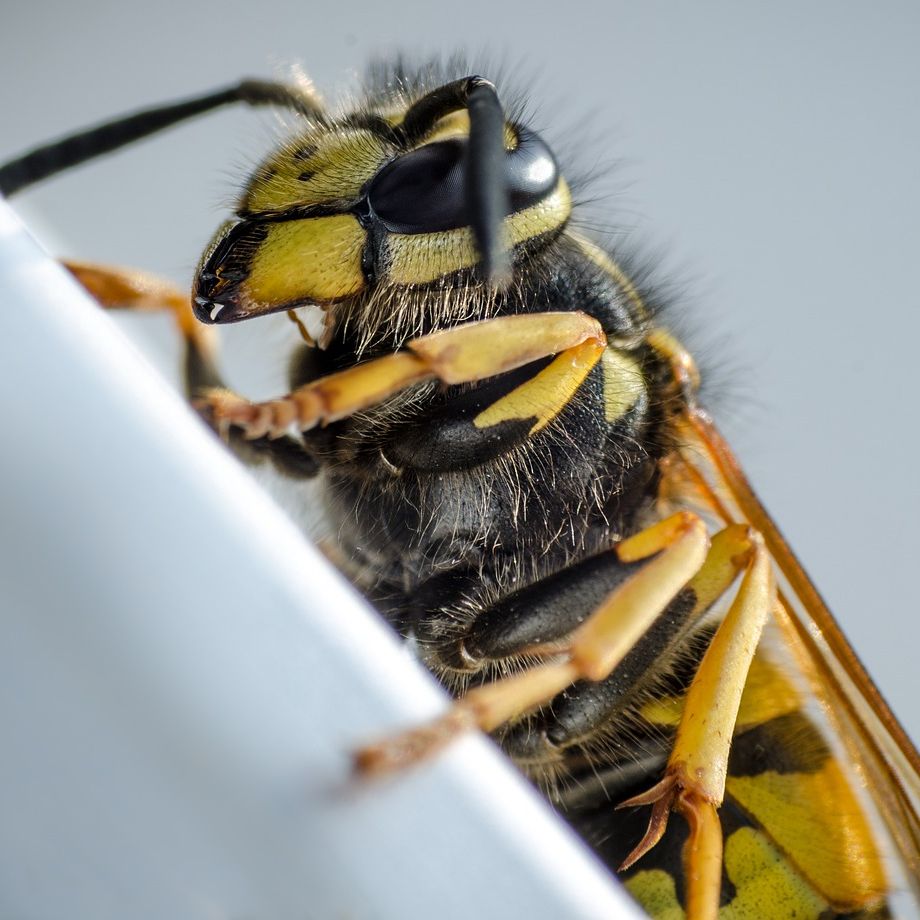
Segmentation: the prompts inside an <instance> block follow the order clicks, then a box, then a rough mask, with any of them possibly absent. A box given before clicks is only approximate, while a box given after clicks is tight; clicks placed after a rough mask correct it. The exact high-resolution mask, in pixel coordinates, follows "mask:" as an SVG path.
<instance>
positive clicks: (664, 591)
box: [356, 512, 709, 773]
mask: <svg viewBox="0 0 920 920" xmlns="http://www.w3.org/2000/svg"><path fill="white" fill-rule="evenodd" d="M708 550H709V538H708V536H707V533H706V527H705V525H704V524H703V522H702V520H701V519H700V518H698V517H697V516H696V515H694V514H691V513H689V512H680V513H678V514H675V515H673V516H672V517H670V518H667V519H666V520H664V521H660V522H658V523H657V524H654V525H652V526H651V527H649V528H647V529H646V530H643V531H640V532H639V533H638V534H635V535H634V536H632V537H630V538H628V539H627V540H624V541H623V542H622V543H620V544H619V545H618V546H617V547H616V552H617V556H618V558H619V559H620V561H621V562H624V563H629V562H638V561H640V560H648V561H646V562H645V564H644V565H643V566H642V567H641V568H640V569H639V570H638V571H637V572H636V573H635V574H633V575H632V576H631V577H630V578H629V579H627V580H626V581H625V582H624V583H623V584H621V585H620V586H619V588H617V589H616V590H615V591H614V592H613V593H612V594H611V595H610V597H608V598H607V600H606V601H605V602H604V603H603V604H602V605H601V606H600V607H599V608H598V609H597V610H596V611H595V612H594V614H593V615H592V616H591V617H590V618H589V619H588V620H586V621H585V622H584V623H583V624H582V625H581V626H579V627H578V628H577V629H576V630H575V631H574V633H572V635H571V636H570V638H569V640H568V642H567V643H566V648H565V650H564V654H562V655H561V656H560V657H559V658H558V659H557V660H556V661H552V662H547V663H545V664H541V665H538V666H537V667H534V668H531V669H530V670H528V671H525V672H524V673H522V674H519V675H517V676H514V677H509V678H506V679H504V680H499V681H496V682H495V683H492V684H488V685H485V686H482V687H477V688H476V689H474V690H471V691H470V692H469V693H467V694H466V695H465V696H464V697H462V698H461V699H460V700H458V701H457V703H455V704H454V706H453V707H452V708H451V709H450V711H449V712H448V713H447V714H446V715H445V716H443V717H442V718H440V719H438V720H436V721H435V722H433V723H431V724H430V725H427V726H422V727H421V728H418V729H416V730H413V731H410V732H407V733H405V734H404V735H402V736H399V737H396V738H392V739H389V740H387V741H384V742H382V743H380V744H377V745H373V746H371V747H367V748H364V749H363V750H361V751H359V752H358V754H357V758H356V765H357V768H358V770H359V771H361V772H364V773H376V772H383V771H386V770H392V769H399V768H401V767H403V766H406V765H408V764H410V763H413V762H415V761H417V760H419V759H421V758H424V757H426V756H427V755H429V754H430V753H432V752H433V751H434V750H436V749H437V748H439V747H441V746H443V745H444V744H445V743H447V742H448V741H450V740H451V739H452V738H454V737H456V735H457V734H459V733H460V732H461V731H464V730H467V729H471V728H480V729H482V730H484V731H492V730H494V729H496V728H498V727H499V726H500V725H502V724H504V723H506V722H508V721H510V720H512V719H515V718H518V717H519V716H521V715H523V714H524V713H526V712H528V711H530V710H531V709H534V708H536V707H538V706H541V705H544V704H546V703H548V702H550V700H552V699H553V698H554V697H555V696H556V695H557V694H558V693H561V692H562V691H563V690H565V689H566V688H567V687H569V686H571V685H572V684H574V683H575V682H576V681H578V680H590V681H599V680H603V679H604V678H606V677H607V676H608V675H609V674H610V673H611V672H612V671H613V669H614V668H615V667H616V666H617V665H618V664H619V663H620V662H621V661H622V660H623V659H624V657H625V656H626V655H627V653H628V652H629V651H630V650H631V649H632V648H633V647H634V646H635V644H636V643H637V642H638V641H639V639H640V638H641V636H642V635H643V634H644V633H645V632H646V631H647V630H648V628H649V627H650V626H651V625H652V623H653V622H654V621H655V620H656V619H657V618H658V617H659V616H660V615H661V613H662V611H664V610H665V609H666V608H667V607H668V605H669V604H670V603H671V601H672V600H673V599H674V598H675V597H676V596H677V594H678V592H679V591H680V590H681V589H682V588H683V587H684V586H685V585H686V584H687V583H688V582H689V581H690V580H691V578H692V577H693V576H694V575H695V574H697V573H698V572H699V571H700V570H701V569H702V568H703V566H704V563H705V560H706V557H707V553H708Z"/></svg>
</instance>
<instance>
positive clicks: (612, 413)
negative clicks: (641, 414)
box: [602, 348, 646, 423]
mask: <svg viewBox="0 0 920 920" xmlns="http://www.w3.org/2000/svg"><path fill="white" fill-rule="evenodd" d="M602 360H603V363H604V418H606V419H607V421H608V422H610V423H613V422H615V421H617V419H620V418H622V417H623V416H624V415H626V413H627V412H629V410H630V409H632V407H633V406H634V405H635V404H636V402H637V401H638V400H639V398H640V397H641V396H643V395H644V394H645V392H646V389H645V378H644V377H643V376H642V369H641V368H640V366H639V362H638V361H637V360H636V359H635V358H634V357H632V356H631V355H628V354H627V353H626V352H624V351H617V350H616V349H613V348H608V349H607V350H606V351H605V352H604V354H603V358H602Z"/></svg>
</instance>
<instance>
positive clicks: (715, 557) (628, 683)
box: [458, 524, 753, 767]
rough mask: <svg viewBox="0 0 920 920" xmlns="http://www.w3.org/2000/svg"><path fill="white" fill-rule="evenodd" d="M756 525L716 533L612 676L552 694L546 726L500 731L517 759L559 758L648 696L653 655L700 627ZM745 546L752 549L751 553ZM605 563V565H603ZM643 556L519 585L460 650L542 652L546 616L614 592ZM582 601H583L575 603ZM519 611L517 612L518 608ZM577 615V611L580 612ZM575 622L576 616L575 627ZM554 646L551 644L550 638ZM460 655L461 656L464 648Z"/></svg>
mask: <svg viewBox="0 0 920 920" xmlns="http://www.w3.org/2000/svg"><path fill="white" fill-rule="evenodd" d="M750 534H751V531H750V528H748V527H747V526H746V525H741V524H736V525H733V526H731V527H728V528H726V529H725V530H722V531H720V532H719V533H717V534H716V535H715V536H714V537H713V538H712V545H711V547H710V550H709V553H708V555H707V557H706V561H705V563H704V564H703V567H702V568H701V569H700V571H699V572H698V573H697V574H696V575H695V576H694V577H693V578H692V579H690V581H689V582H688V583H687V584H686V586H685V587H684V588H683V589H681V591H680V592H679V593H678V594H677V596H676V597H675V598H674V600H673V601H672V602H671V603H670V604H669V605H668V606H667V608H666V609H665V611H664V612H663V613H662V614H661V616H659V617H658V619H656V620H655V622H654V623H653V624H652V626H651V627H650V628H649V629H648V631H647V632H646V633H645V634H644V635H643V636H642V637H641V639H639V641H638V642H637V643H636V644H635V645H634V646H633V648H632V649H631V650H630V651H629V653H628V654H627V655H626V656H625V657H624V658H623V660H622V662H621V663H620V664H619V665H618V666H617V667H616V668H615V669H614V671H613V673H612V674H611V675H610V677H609V678H608V679H606V680H604V681H602V682H600V683H581V684H578V685H576V686H575V687H572V688H569V689H568V690H566V692H565V693H564V694H563V695H562V696H560V697H558V698H557V699H554V700H553V701H552V704H551V706H550V712H551V713H552V718H551V719H550V720H549V721H548V722H547V726H546V728H545V729H544V730H541V729H540V727H539V722H538V723H537V726H536V727H534V726H532V725H530V724H527V723H524V724H521V725H520V726H519V728H520V730H519V731H516V730H515V729H514V728H513V729H512V730H511V731H510V732H509V733H506V734H505V735H503V736H502V747H503V748H504V750H505V751H506V752H507V753H508V754H510V755H511V756H512V757H513V758H514V759H515V760H516V761H517V762H519V763H524V764H527V763H533V764H534V765H535V766H536V767H540V766H541V765H544V764H545V765H551V764H552V763H553V762H554V761H559V760H560V759H561V758H562V757H563V755H564V754H565V752H566V751H567V750H568V749H570V748H572V747H574V746H576V745H582V744H585V743H590V742H591V740H592V738H594V737H596V736H597V735H598V733H599V732H602V731H603V730H604V729H605V728H606V727H607V726H609V724H610V720H611V719H612V718H615V716H616V714H617V713H620V712H622V711H624V709H626V708H627V707H629V706H630V705H631V704H632V703H634V702H635V701H636V700H637V699H642V698H643V697H647V695H648V694H649V693H650V692H651V691H650V687H651V686H655V685H656V682H657V681H658V680H659V678H660V673H661V672H660V669H656V668H653V667H651V664H652V662H655V661H658V662H660V661H673V660H675V659H676V657H677V656H678V654H679V652H680V650H681V649H682V648H686V645H687V643H688V641H689V637H690V636H691V635H693V634H695V633H696V631H697V630H698V629H699V628H700V621H701V619H702V618H703V616H704V615H705V614H706V612H707V611H708V610H709V609H710V608H711V607H712V605H713V604H714V603H715V602H716V601H717V600H718V599H719V598H720V597H721V596H722V595H723V594H724V593H725V592H726V591H727V590H728V589H729V587H730V586H731V584H732V582H733V581H734V580H735V579H736V578H737V576H738V574H739V573H740V572H741V571H742V570H743V569H744V567H745V565H746V561H747V555H749V554H750V552H752V549H753V544H752V542H751V536H750ZM746 554H747V555H746ZM602 565H603V566H604V570H603V571H601V568H600V567H601V566H602ZM636 565H637V563H632V564H630V565H629V566H624V565H623V564H622V563H620V562H619V560H618V558H617V557H616V554H615V553H614V552H610V553H603V554H601V556H597V557H594V559H590V560H586V562H582V563H579V564H578V565H577V566H574V567H573V568H572V569H566V570H564V571H562V572H560V573H558V574H557V575H554V576H552V578H550V579H545V580H544V581H542V582H538V583H536V584H535V585H532V586H530V587H528V588H525V589H523V590H521V591H518V592H515V594H514V595H511V596H510V597H509V598H506V599H505V600H503V601H502V602H500V603H499V604H497V605H496V606H495V607H494V608H491V609H489V610H487V611H485V612H484V613H483V614H482V615H481V616H480V617H479V618H478V619H477V620H476V621H475V622H474V623H473V625H472V627H471V628H470V630H469V633H468V635H467V637H466V638H465V639H463V640H462V643H461V645H462V652H463V655H464V657H465V659H466V661H467V662H468V663H469V662H470V661H471V660H475V659H476V658H480V659H483V658H486V657H489V658H492V659H493V660H494V659H495V658H500V657H504V656H508V655H512V654H529V655H534V654H539V653H540V652H541V648H543V647H545V646H541V644H539V643H538V642H537V641H535V640H536V639H537V638H542V637H546V638H548V639H549V640H550V641H553V640H555V639H556V636H555V635H549V636H547V633H546V627H547V626H548V627H549V628H551V629H552V628H553V627H554V626H555V624H554V623H550V622H544V621H550V620H551V618H550V617H549V616H548V614H550V612H551V611H552V612H555V614H556V616H557V617H558V615H559V613H560V611H565V612H568V613H570V617H571V611H572V608H573V604H572V598H573V597H575V598H578V599H579V600H582V599H583V598H585V595H588V596H589V597H590V595H591V594H595V596H596V594H597V593H598V592H603V593H601V594H600V596H599V597H597V600H596V601H594V603H591V604H590V606H591V607H595V606H597V604H598V603H599V602H600V601H602V600H603V597H604V594H607V593H609V590H612V589H613V588H614V587H615V585H611V586H610V588H609V589H608V590H607V591H603V588H604V587H605V586H606V585H608V584H610V582H612V581H615V580H617V581H623V580H625V579H626V578H627V577H629V576H630V575H631V574H632V572H633V571H635V567H636ZM576 609H577V608H576ZM515 613H517V616H515V615H514V614H515ZM576 615H577V614H576ZM576 625H578V624H577V623H571V626H572V627H574V626H576ZM550 648H552V646H550ZM458 657H459V656H458Z"/></svg>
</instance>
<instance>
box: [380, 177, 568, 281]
mask: <svg viewBox="0 0 920 920" xmlns="http://www.w3.org/2000/svg"><path fill="white" fill-rule="evenodd" d="M571 213H572V196H571V192H570V191H569V187H568V185H567V184H566V182H565V180H564V179H560V180H559V184H558V185H557V186H556V189H555V190H554V191H553V192H552V193H551V194H550V195H547V196H546V197H545V198H544V199H543V200H542V201H538V202H537V203H536V204H535V205H532V206H531V207H529V208H525V209H524V210H523V211H518V212H517V213H516V214H509V215H508V217H506V218H505V220H504V222H503V225H502V227H503V230H504V235H505V245H506V246H508V247H512V246H517V245H518V244H520V243H523V242H526V241H527V240H532V239H535V238H536V237H539V236H542V235H543V234H545V233H549V232H551V231H553V230H556V229H558V228H559V227H561V226H562V225H563V224H564V223H565V222H566V221H567V220H568V218H569V215H570V214H571ZM386 245H387V248H388V250H389V270H388V272H387V275H388V277H389V280H390V281H392V282H393V283H394V284H427V283H429V282H431V281H435V280H436V279H438V278H443V277H444V276H445V275H449V274H451V273H452V272H456V271H459V270H460V269H462V268H470V267H471V266H473V265H475V264H476V263H477V262H478V261H479V254H478V252H477V251H476V244H475V242H474V240H473V233H472V231H471V230H470V229H469V228H468V227H460V228H458V229H456V230H444V231H442V232H440V233H393V234H390V236H389V237H388V239H387V244H386Z"/></svg>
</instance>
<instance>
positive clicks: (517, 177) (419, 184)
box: [367, 128, 559, 233]
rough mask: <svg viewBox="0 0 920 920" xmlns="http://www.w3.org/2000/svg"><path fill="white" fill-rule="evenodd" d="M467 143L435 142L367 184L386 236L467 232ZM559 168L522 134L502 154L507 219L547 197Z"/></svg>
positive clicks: (537, 143)
mask: <svg viewBox="0 0 920 920" xmlns="http://www.w3.org/2000/svg"><path fill="white" fill-rule="evenodd" d="M466 156H467V142H466V141H465V140H449V141H440V142H437V143H434V144H427V145H426V146H424V147H420V148H419V149H418V150H414V151H413V152H412V153H407V154H405V155H404V156H401V157H400V158H399V159H398V160H394V161H393V162H392V163H390V164H389V165H388V166H386V167H385V168H384V169H382V170H381V171H380V173H379V174H378V175H377V176H376V177H375V179H374V180H373V182H371V185H370V188H369V189H368V194H367V200H368V203H369V205H370V210H371V213H373V214H374V215H376V217H377V219H378V220H379V221H380V222H381V223H382V224H383V226H384V227H386V229H387V230H389V231H390V232H391V233H437V232H438V231H441V230H454V229H456V228H458V227H468V226H470V223H471V221H470V218H469V209H468V207H467V202H466V195H465V181H464V176H465V171H466ZM558 182H559V168H558V166H557V165H556V160H555V158H554V157H553V154H552V152H551V151H550V149H549V147H547V145H546V144H545V143H544V142H543V141H542V140H541V139H540V137H539V136H538V135H536V134H534V132H533V131H528V130H527V129H526V128H519V129H518V130H517V144H516V146H515V147H514V149H513V150H509V151H508V152H507V153H506V154H505V187H506V189H507V192H508V207H509V210H508V213H509V214H514V213H516V212H517V211H522V210H524V209H525V208H529V207H530V206H531V205H534V204H536V203H537V202H539V201H540V200H541V199H542V198H544V197H546V196H547V195H549V194H550V193H551V192H552V191H553V190H554V189H555V188H556V186H557V184H558Z"/></svg>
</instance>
